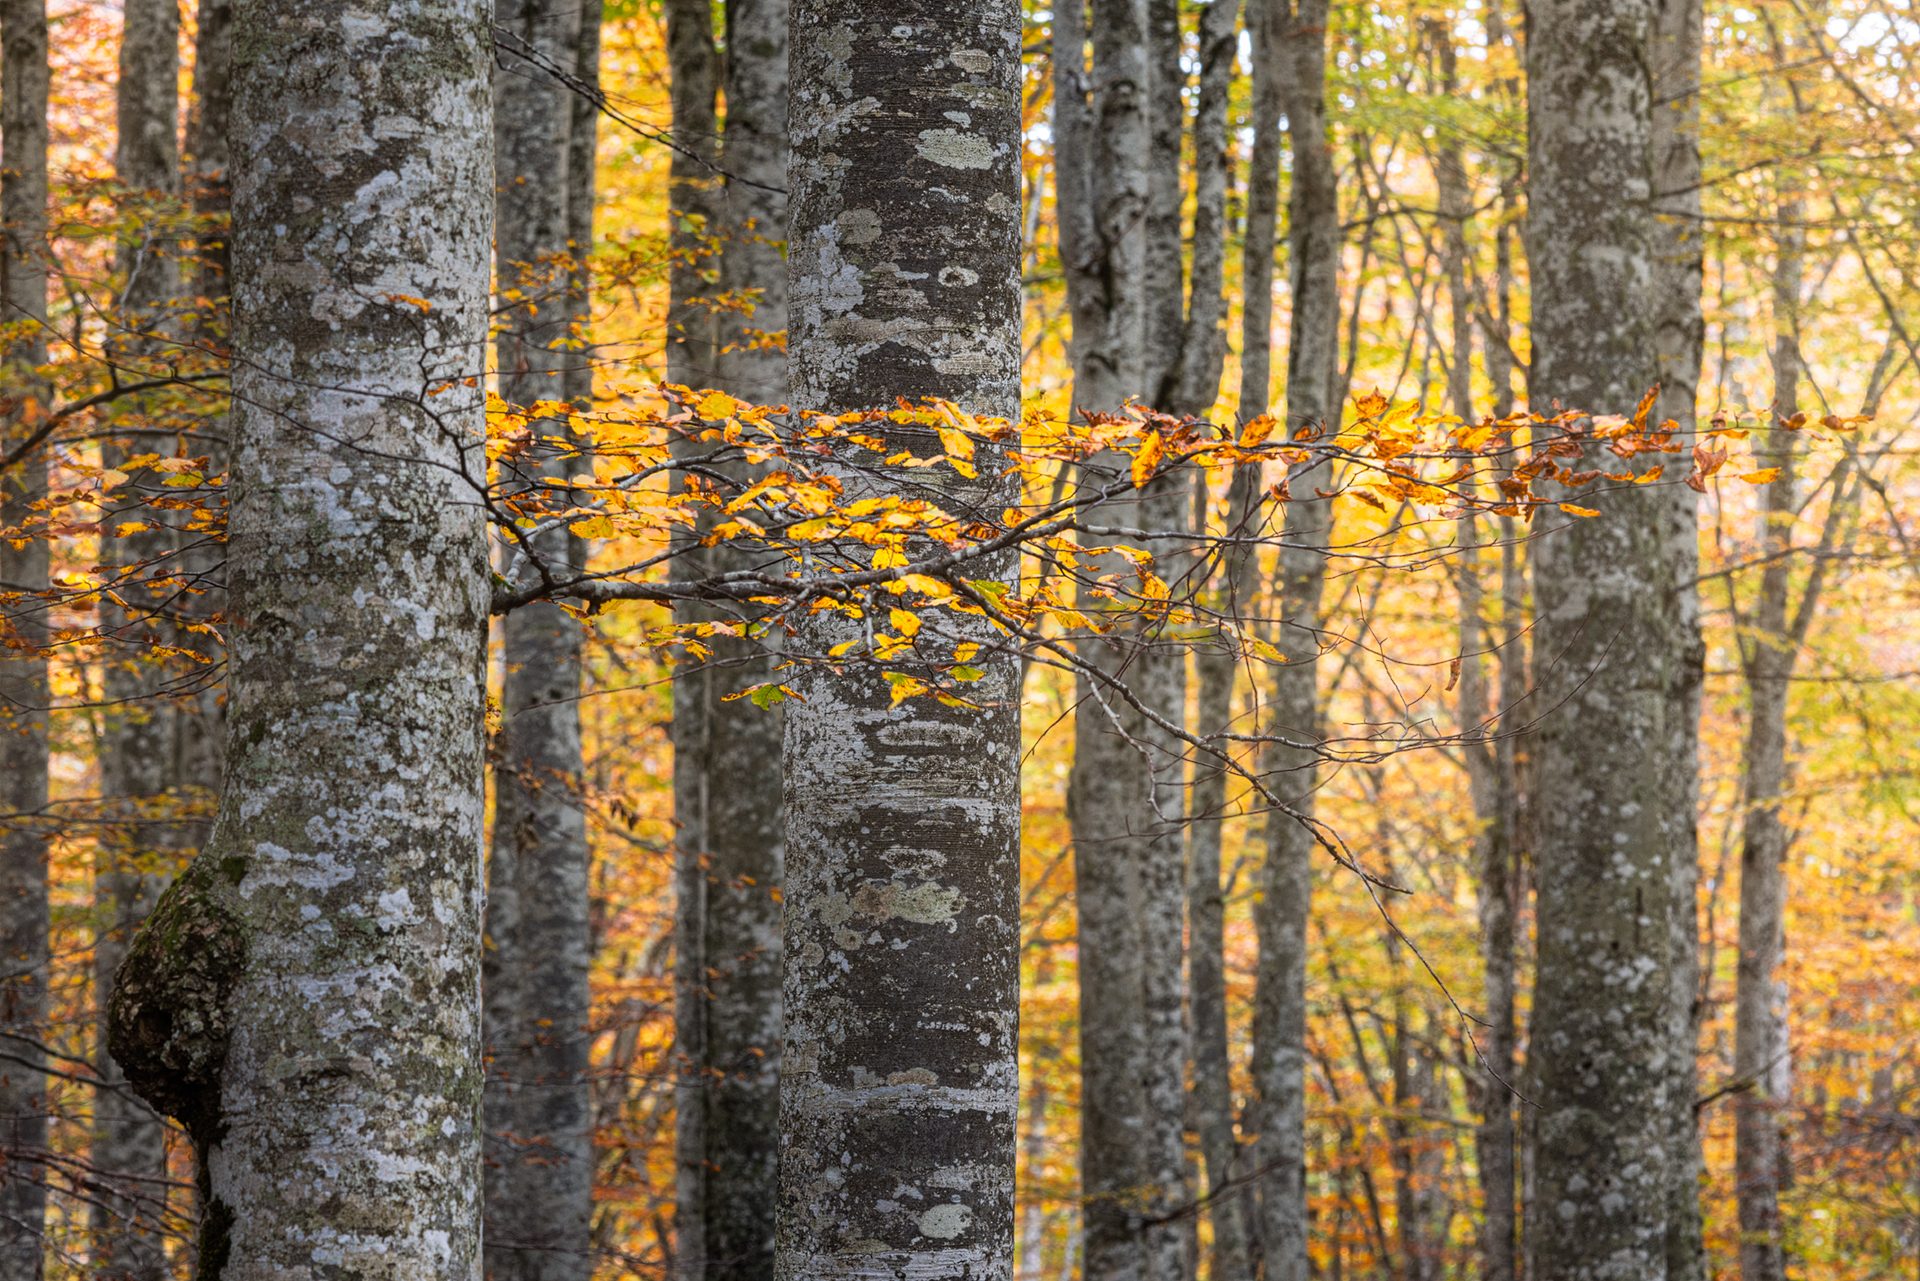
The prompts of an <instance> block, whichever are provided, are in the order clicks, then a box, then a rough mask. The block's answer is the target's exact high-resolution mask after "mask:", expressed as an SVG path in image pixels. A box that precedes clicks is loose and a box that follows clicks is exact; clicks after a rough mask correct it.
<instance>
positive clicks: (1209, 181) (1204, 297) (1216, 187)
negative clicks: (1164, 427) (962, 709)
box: [1166, 0, 1240, 698]
mask: <svg viewBox="0 0 1920 1281" xmlns="http://www.w3.org/2000/svg"><path fill="white" fill-rule="evenodd" d="M1239 16H1240V0H1212V2H1211V3H1209V4H1208V5H1207V7H1206V9H1205V11H1204V12H1203V13H1202V15H1201V18H1200V94H1199V98H1198V101H1197V102H1196V103H1195V104H1194V113H1193V157H1194V159H1193V266H1192V269H1191V271H1190V273H1189V279H1188V288H1187V315H1186V323H1185V325H1184V327H1183V328H1182V330H1181V332H1180V341H1179V348H1178V350H1179V360H1178V361H1177V362H1176V365H1175V367H1174V368H1173V369H1172V370H1171V371H1170V373H1169V377H1168V383H1169V386H1170V387H1171V392H1170V394H1169V395H1168V397H1167V399H1166V408H1167V411H1168V412H1169V413H1174V414H1195V415H1198V414H1204V413H1206V412H1207V411H1209V410H1210V409H1212V408H1213V402H1214V401H1215V400H1217V399H1218V398H1219V396H1220V373H1221V370H1222V368H1223V367H1224V366H1225V364H1226V359H1227V330H1226V320H1227V295H1226V270H1227V178H1228V175H1229V173H1230V172H1231V169H1232V165H1233V160H1232V157H1231V156H1230V155H1229V154H1228V151H1227V105H1228V99H1229V98H1230V97H1231V96H1232V91H1233V69H1234V62H1235V60H1236V59H1237V58H1238V57H1239V54H1240V41H1239V32H1238V30H1237V28H1238V25H1239ZM1229 698H1231V694H1229Z"/></svg>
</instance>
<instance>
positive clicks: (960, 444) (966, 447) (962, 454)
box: [939, 427, 973, 459]
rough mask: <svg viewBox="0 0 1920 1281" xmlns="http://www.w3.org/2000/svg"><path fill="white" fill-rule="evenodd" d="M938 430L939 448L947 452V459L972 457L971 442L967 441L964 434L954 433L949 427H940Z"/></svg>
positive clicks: (960, 432) (961, 432)
mask: <svg viewBox="0 0 1920 1281" xmlns="http://www.w3.org/2000/svg"><path fill="white" fill-rule="evenodd" d="M939 430H940V448H942V449H944V450H946V451H947V457H948V458H950V459H951V458H971V457H973V442H972V441H971V440H968V439H967V434H966V433H965V432H963V431H955V430H954V429H953V428H951V427H942V428H940V429H939Z"/></svg>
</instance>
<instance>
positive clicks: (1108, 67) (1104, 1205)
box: [1055, 0, 1224, 1281]
mask: <svg viewBox="0 0 1920 1281" xmlns="http://www.w3.org/2000/svg"><path fill="white" fill-rule="evenodd" d="M1081 16H1082V15H1081V14H1079V13H1077V12H1076V13H1065V12H1062V11H1058V10H1057V11H1056V21H1057V22H1059V19H1061V18H1065V19H1066V21H1064V22H1059V29H1057V30H1056V34H1055V42H1056V43H1055V49H1056V55H1055V56H1056V63H1057V70H1056V75H1059V74H1062V71H1078V70H1079V69H1080V68H1081V67H1082V66H1083V65H1084V64H1082V63H1081V61H1080V56H1079V53H1080V50H1081V48H1082V44H1081V42H1080V40H1079V38H1078V37H1077V35H1076V32H1075V28H1076V26H1077V24H1078V23H1079V21H1080V20H1081ZM1090 35H1091V43H1092V49H1093V62H1092V70H1091V82H1090V86H1091V99H1090V103H1089V104H1088V105H1085V106H1082V105H1080V104H1081V103H1082V102H1083V97H1082V94H1083V91H1082V89H1081V88H1080V86H1079V82H1078V80H1077V79H1076V80H1075V82H1074V84H1073V86H1072V87H1071V89H1070V91H1069V92H1070V98H1069V100H1068V101H1067V102H1066V105H1065V110H1067V112H1068V113H1069V114H1070V115H1071V114H1072V113H1073V112H1074V111H1076V110H1079V111H1082V112H1085V113H1086V119H1085V121H1084V122H1083V126H1082V127H1081V128H1080V129H1079V130H1078V131H1077V132H1075V133H1073V134H1072V135H1070V136H1066V135H1063V136H1062V137H1061V138H1060V139H1059V141H1058V142H1057V143H1056V149H1057V152H1058V153H1059V163H1060V166H1061V170H1060V176H1059V177H1058V179H1057V182H1058V184H1059V185H1058V188H1057V190H1058V195H1057V197H1056V206H1058V207H1061V213H1060V215H1059V216H1060V219H1061V227H1062V246H1063V250H1064V251H1065V252H1066V256H1067V258H1068V263H1067V271H1066V275H1067V297H1068V303H1069V308H1070V310H1071V312H1072V314H1073V340H1072V351H1073V364H1074V387H1073V401H1074V405H1075V407H1076V408H1078V409H1081V410H1083V411H1085V410H1095V411H1101V412H1109V413H1110V412H1113V411H1115V410H1117V409H1119V408H1120V407H1121V405H1122V404H1123V403H1125V402H1126V401H1128V400H1130V399H1138V400H1142V401H1146V402H1148V403H1152V404H1156V405H1162V406H1164V405H1165V404H1166V403H1167V402H1168V398H1169V397H1170V396H1171V394H1172V392H1173V380H1174V379H1177V378H1178V376H1179V364H1180V360H1179V351H1180V346H1181V343H1182V340H1183V336H1184V327H1185V326H1184V315H1183V309H1182V305H1181V304H1182V289H1181V275H1182V272H1181V249H1180V227H1181V181H1180V148H1181V138H1182V132H1183V126H1184V123H1185V105H1184V102H1183V100H1182V97H1181V89H1182V87H1183V85H1184V82H1185V76H1184V73H1183V71H1182V68H1181V63H1180V27H1179V14H1178V8H1177V6H1176V5H1173V4H1171V3H1168V2H1167V0H1094V3H1093V5H1092V26H1091V31H1090ZM1061 109H1062V108H1061V107H1060V105H1059V103H1058V101H1057V102H1056V110H1061ZM1222 191H1223V193H1224V187H1223V188H1222ZM1069 199H1071V200H1073V201H1075V202H1076V203H1077V207H1076V208H1073V209H1067V208H1065V207H1064V202H1066V201H1068V200H1069ZM1070 229H1071V231H1072V234H1071V235H1069V234H1068V232H1069V230H1070ZM1101 462H1102V464H1104V467H1094V468H1091V469H1089V470H1088V472H1087V474H1086V479H1087V483H1091V484H1099V483H1102V478H1103V477H1104V476H1105V475H1107V474H1110V472H1111V468H1112V466H1113V465H1114V462H1115V460H1114V458H1113V457H1111V456H1109V457H1105V458H1103V459H1102V460H1101ZM1189 505H1190V499H1188V498H1187V496H1186V493H1185V492H1184V487H1182V486H1178V485H1175V484H1173V483H1171V482H1170V481H1155V482H1152V483H1150V484H1149V485H1148V487H1147V488H1146V489H1145V490H1143V491H1142V492H1141V494H1140V502H1139V506H1138V509H1137V512H1138V514H1137V517H1136V522H1137V523H1139V524H1141V525H1143V526H1145V527H1149V528H1154V529H1179V528H1182V527H1184V524H1185V521H1186V515H1187V510H1188V507H1189ZM1139 545H1140V546H1141V547H1142V548H1143V549H1146V550H1151V544H1150V543H1144V542H1143V543H1141V544H1139ZM1113 568H1114V569H1116V570H1117V569H1119V568H1120V566H1119V565H1117V564H1116V565H1115V566H1113ZM1082 607H1083V608H1087V609H1094V608H1098V606H1097V604H1096V603H1094V602H1092V601H1087V602H1084V603H1083V606H1082ZM1079 650H1080V653H1081V657H1082V658H1083V659H1085V660H1086V661H1087V662H1089V663H1090V664H1092V665H1094V666H1095V667H1097V668H1098V669H1099V670H1100V671H1102V672H1104V673H1105V674H1106V676H1107V677H1108V678H1109V679H1119V680H1124V681H1125V682H1126V684H1127V686H1128V687H1129V689H1130V690H1131V691H1132V692H1133V694H1134V695H1135V697H1136V698H1138V699H1139V701H1140V702H1142V703H1144V704H1145V705H1146V706H1148V707H1151V708H1153V709H1154V710H1155V711H1156V712H1157V713H1159V714H1160V715H1161V716H1163V717H1167V718H1169V719H1170V720H1172V721H1173V722H1174V723H1176V724H1177V723H1179V721H1180V720H1181V718H1182V716H1183V713H1184V707H1185V701H1186V699H1185V666H1186V664H1185V657H1184V655H1183V654H1181V653H1179V652H1177V649H1176V647H1174V646H1172V645H1170V644H1168V642H1167V639H1166V637H1164V636H1162V635H1160V634H1159V632H1158V629H1157V628H1155V627H1152V626H1146V627H1122V628H1120V629H1118V630H1117V631H1116V632H1115V633H1114V634H1113V635H1111V636H1105V637H1088V638H1085V639H1083V640H1082V641H1081V642H1080V643H1079ZM1096 683H1097V682H1095V681H1093V680H1091V679H1089V678H1088V677H1086V676H1084V675H1083V676H1082V677H1081V679H1080V681H1079V682H1078V684H1079V689H1078V697H1077V702H1076V707H1075V712H1074V764H1073V773H1072V776H1071V779H1070V782H1069V786H1068V801H1067V813H1068V818H1069V821H1070V823H1071V825H1072V831H1073V844H1074V868H1075V876H1076V887H1077V888H1076V901H1077V903H1078V905H1079V967H1080V969H1079V973H1080V1008H1081V1019H1080V1036H1081V1054H1080V1066H1081V1072H1082V1088H1081V1100H1082V1102H1081V1161H1080V1168H1081V1179H1082V1188H1083V1196H1084V1198H1085V1203H1084V1206H1083V1212H1084V1220H1085V1228H1084V1233H1085V1236H1084V1245H1085V1254H1084V1260H1083V1264H1082V1267H1083V1274H1084V1275H1085V1276H1086V1277H1087V1278H1089V1281H1093V1279H1094V1278H1100V1279H1101V1281H1109V1279H1113V1281H1118V1279H1121V1278H1140V1279H1142V1281H1177V1278H1179V1277H1180V1276H1182V1275H1183V1274H1184V1272H1185V1271H1186V1268H1187V1258H1186V1256H1187V1254H1188V1253H1189V1251H1188V1250H1187V1248H1186V1244H1185V1230H1186V1226H1187V1225H1186V1224H1185V1222H1184V1221H1183V1220H1181V1219H1179V1218H1170V1217H1169V1214H1168V1212H1169V1211H1170V1210H1173V1209H1175V1208H1176V1207H1179V1206H1181V1205H1184V1204H1185V1203H1186V1202H1187V1201H1188V1200H1189V1199H1190V1192H1189V1190H1188V1187H1187V1178H1186V1168H1185V1162H1186V1153H1185V1143H1184V1138H1183V1134H1182V1129H1183V1125H1184V1121H1185V1114H1186V1099H1185V1094H1186V1082H1185V1065H1186V1059H1187V1047H1186V1030H1185V1026H1184V1022H1183V1011H1182V1002H1181V959H1182V953H1183V950H1184V946H1183V945H1184V939H1183V937H1182V936H1183V930H1184V921H1183V912H1182V906H1183V902H1182V900H1183V897H1184V896H1183V893H1182V888H1183V881H1184V868H1183V863H1184V849H1183V845H1184V842H1183V835H1182V822H1183V819H1184V817H1185V813H1184V809H1185V807H1184V803H1183V802H1184V798H1183V796H1182V791H1183V785H1184V782H1185V763H1184V753H1183V752H1182V751H1181V750H1180V747H1179V745H1177V744H1176V743H1174V742H1173V741H1171V739H1170V738H1169V737H1168V736H1167V735H1165V734H1164V732H1163V731H1160V730H1159V729H1158V728H1157V727H1155V726H1153V725H1152V724H1151V723H1150V722H1149V721H1148V719H1147V718H1146V717H1145V716H1144V715H1142V714H1141V713H1140V712H1139V711H1138V710H1136V709H1135V708H1134V707H1132V706H1129V705H1128V704H1127V703H1126V702H1125V701H1124V700H1121V699H1120V698H1118V697H1116V696H1115V695H1114V694H1113V693H1112V692H1111V691H1109V690H1101V689H1096V687H1095V686H1096Z"/></svg>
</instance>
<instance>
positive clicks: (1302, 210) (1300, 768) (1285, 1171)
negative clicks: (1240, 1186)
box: [1253, 0, 1341, 1281]
mask: <svg viewBox="0 0 1920 1281" xmlns="http://www.w3.org/2000/svg"><path fill="white" fill-rule="evenodd" d="M1268 3H1269V4H1270V5H1272V6H1274V7H1273V8H1272V9H1270V11H1269V21H1270V22H1271V23H1273V35H1272V37H1271V40H1272V47H1273V48H1274V49H1275V51H1276V56H1277V57H1279V58H1280V59H1282V60H1283V61H1282V70H1281V72H1280V86H1281V93H1280V106H1281V108H1282V110H1284V111H1285V113H1286V117H1287V136H1288V139H1289V141H1290V143H1291V146H1292V151H1293V187H1292V191H1291V193H1290V195H1289V198H1288V206H1289V209H1288V212H1289V219H1290V224H1291V225H1290V227H1289V229H1288V238H1289V244H1288V248H1289V253H1290V258H1291V264H1290V275H1291V279H1290V283H1291V287H1292V308H1293V314H1292V322H1291V326H1290V329H1289V338H1288V347H1287V393H1286V394H1287V401H1286V416H1287V425H1288V430H1289V432H1290V433H1291V434H1292V435H1293V436H1294V437H1295V438H1296V439H1297V438H1302V437H1305V438H1308V439H1311V438H1313V437H1315V436H1317V435H1319V434H1320V433H1323V432H1331V431H1337V430H1339V425H1340V406H1339V405H1338V404H1337V403H1335V402H1334V401H1333V390H1332V389H1333V380H1334V373H1335V371H1336V369H1337V368H1338V361H1339V336H1340V279H1339V267H1340V246H1341V231H1340V206H1339V192H1338V190H1337V189H1336V187H1335V185H1334V184H1335V179H1334V169H1333V153H1332V150H1331V147H1330V144H1329V139H1328V135H1327V113H1326V50H1327V34H1326V28H1327V19H1328V12H1327V4H1326V0H1299V2H1298V3H1297V4H1295V5H1293V6H1292V7H1291V8H1290V9H1289V8H1288V7H1286V6H1285V5H1282V4H1281V3H1280V0H1268ZM1293 471H1294V474H1293V475H1292V476H1291V477H1290V478H1289V482H1288V483H1289V485H1290V487H1291V488H1290V492H1293V493H1294V494H1295V497H1294V498H1293V499H1292V501H1290V502H1288V503H1287V505H1286V515H1285V525H1284V539H1283V546H1282V549H1281V552H1280V564H1279V573H1280V619H1281V630H1280V635H1279V636H1278V637H1276V645H1277V647H1278V648H1279V650H1280V651H1281V653H1282V654H1283V655H1284V656H1285V658H1286V660H1287V661H1286V662H1284V663H1282V664H1280V665H1279V666H1277V667H1276V668H1275V669H1274V677H1273V702H1272V705H1271V722H1270V725H1269V727H1268V729H1267V731H1266V732H1267V733H1270V734H1273V735H1275V736H1276V737H1277V738H1278V739H1279V740H1281V741H1280V742H1279V743H1277V744H1274V745H1271V746H1270V747H1269V748H1268V758H1267V760H1266V762H1265V763H1264V765H1263V768H1264V769H1266V770H1267V771H1268V772H1269V778H1270V779H1271V780H1272V782H1271V784H1270V785H1271V786H1272V787H1273V789H1274V791H1275V793H1276V794H1277V795H1278V796H1279V797H1280V798H1281V799H1282V800H1284V801H1285V802H1287V803H1288V804H1289V805H1290V806H1291V807H1292V808H1293V809H1294V810H1295V811H1296V812H1297V813H1298V814H1299V815H1300V816H1301V818H1302V819H1310V818H1311V817H1312V815H1313V794H1314V788H1315V787H1316V786H1317V780H1316V771H1315V768H1314V766H1315V762H1316V760H1317V758H1318V753H1319V743H1320V702H1319V662H1318V660H1319V654H1320V644H1321V631H1320V626H1321V619H1320V598H1321V593H1322V589H1323V587H1324V585H1325V581H1326V549H1327V547H1328V546H1329V544H1330V542H1331V538H1332V524H1333V503H1332V500H1331V499H1324V498H1315V497H1312V494H1313V490H1314V487H1315V484H1316V482H1318V483H1319V487H1320V488H1326V484H1325V481H1326V479H1327V477H1326V475H1325V470H1324V468H1323V467H1316V466H1314V465H1313V464H1306V465H1304V466H1298V467H1295V468H1294V469H1293ZM1314 849H1315V842H1314V837H1313V833H1312V832H1311V830H1310V829H1309V828H1308V827H1307V826H1306V824H1305V823H1304V822H1302V821H1301V819H1296V818H1293V817H1291V816H1289V815H1287V814H1284V813H1275V814H1272V815H1271V816H1270V817H1269V819H1268V822H1267V860H1266V865H1265V868H1264V870H1263V873H1262V880H1261V884H1260V894H1259V897H1258V898H1257V899H1256V901H1255V905H1254V925H1255V929H1256V933H1257V934H1258V936H1259V943H1260V959H1259V963H1258V968H1257V971H1256V975H1255V991H1254V1028H1253V1054H1254V1065H1253V1077H1254V1087H1255V1089H1256V1091H1257V1092H1258V1094H1259V1098H1260V1126H1259V1131H1260V1136H1259V1139H1258V1142H1257V1145H1256V1147H1255V1168H1257V1169H1258V1170H1259V1171H1260V1172H1261V1183H1260V1243H1261V1251H1262V1257H1263V1259H1264V1261H1265V1262H1264V1276H1265V1277H1266V1278H1267V1281H1306V1278H1307V1276H1308V1272H1309V1259H1308V1255H1307V1204H1306V1149H1305V1133H1304V1129H1305V1123H1306V1096H1305V1089H1306V1080H1305V1071H1304V1069H1305V1055H1306V1045H1305V1041H1306V974H1307V911H1308V900H1309V898H1310V895H1311V893H1312V886H1313V853H1314Z"/></svg>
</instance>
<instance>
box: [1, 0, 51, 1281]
mask: <svg viewBox="0 0 1920 1281" xmlns="http://www.w3.org/2000/svg"><path fill="white" fill-rule="evenodd" d="M47 88H48V72H47V8H46V4H45V0H4V3H0V147H4V152H0V226H4V228H5V235H6V240H5V255H4V257H0V294H4V297H5V306H6V315H5V319H6V320H7V322H8V323H10V324H12V323H17V322H19V321H23V320H26V321H32V322H33V327H30V328H29V329H28V331H27V333H26V334H25V335H24V336H23V337H22V338H21V340H20V341H18V342H16V343H15V344H13V346H12V347H11V349H10V350H8V351H6V352H5V353H4V355H5V361H6V365H5V368H6V374H7V380H8V382H9V384H10V385H11V386H12V387H15V388H18V389H19V390H18V391H17V392H16V393H15V394H17V395H22V396H23V397H31V398H32V400H33V401H34V402H35V403H37V405H38V407H39V408H40V410H41V411H43V412H44V411H45V409H46V408H47V407H48V405H49V403H50V401H51V399H52V389H51V388H50V387H47V386H46V385H45V384H44V383H43V382H41V381H40V380H39V379H37V378H36V377H35V376H34V374H33V372H32V371H33V370H35V369H37V368H38V367H40V366H41V365H44V364H45V363H46V360H47V343H46V337H45V332H44V327H45V325H46V322H47V243H46V242H47ZM33 425H34V424H33V420H32V418H31V417H30V415H29V414H27V413H24V412H22V410H21V408H20V407H15V408H14V409H13V410H11V411H10V412H9V413H8V414H7V415H6V417H5V418H4V419H0V440H5V441H7V442H8V443H9V445H11V443H12V442H13V441H14V440H15V439H17V438H18V437H19V436H20V435H23V434H24V433H25V432H27V431H30V430H32V428H33ZM46 490H47V464H46V456H45V455H44V454H31V455H29V456H28V457H27V458H25V459H23V460H22V461H21V462H19V463H16V464H15V465H14V466H13V467H12V468H10V469H8V471H7V472H6V473H5V474H4V475H0V529H7V528H18V527H19V526H21V525H23V524H24V523H25V522H26V521H27V520H28V518H29V516H30V514H31V512H30V508H31V504H33V503H34V502H35V501H37V500H38V499H39V498H40V497H41V496H42V495H44V494H45V493H46ZM47 571H48V557H47V544H46V543H45V542H44V541H42V540H40V539H37V538H36V539H34V540H32V541H30V542H28V543H27V544H26V545H25V546H23V547H15V546H14V544H13V542H12V541H10V540H8V539H4V538H0V582H4V583H7V584H8V585H9V587H10V588H11V587H13V586H14V585H17V586H18V587H19V588H24V589H27V590H35V589H44V588H45V587H46V585H47ZM12 629H13V637H12V638H11V639H13V640H15V641H16V642H20V643H23V647H22V648H17V649H16V648H12V647H11V646H9V647H8V648H7V649H6V650H5V651H4V652H0V1048H3V1049H4V1050H5V1051H6V1053H7V1055H8V1058H7V1061H6V1066H5V1067H4V1068H0V1146H4V1147H5V1150H6V1152H7V1156H8V1160H7V1162H6V1164H5V1166H4V1167H0V1273H4V1274H5V1275H6V1276H8V1277H20V1278H23V1281H32V1278H37V1277H39V1276H40V1275H41V1245H42V1242H41V1235H40V1234H41V1224H42V1221H43V1219H44V1217H45V1213H46V1203H47V1189H46V1172H45V1168H44V1167H43V1166H41V1165H40V1164H39V1163H38V1162H36V1161H34V1160H33V1159H32V1158H31V1157H30V1156H27V1155H25V1154H26V1153H31V1152H34V1151H37V1150H40V1149H44V1148H45V1147H46V1146H47V1110H46V1107H47V1105H46V1092H47V1078H46V1074H45V1071H44V1069H45V1066H46V1058H45V1056H44V1054H43V1052H42V1051H41V1050H40V1048H39V1046H40V1044H41V1043H42V1041H43V1039H44V1037H45V1035H46V1021H47V982H48V961H49V956H48V927H49V921H48V898H47V837H48V831H47V828H46V827H45V826H44V823H45V813H46V805H47V705H48V702H49V689H48V684H47V660H46V659H45V658H44V657H43V656H42V655H41V654H40V652H39V647H40V646H42V645H44V644H45V643H46V638H47V624H46V616H45V615H44V614H40V613H36V612H32V611H17V612H14V613H13V614H12ZM15 1153H20V1154H22V1155H21V1156H20V1157H19V1159H15V1157H14V1154H15Z"/></svg>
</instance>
